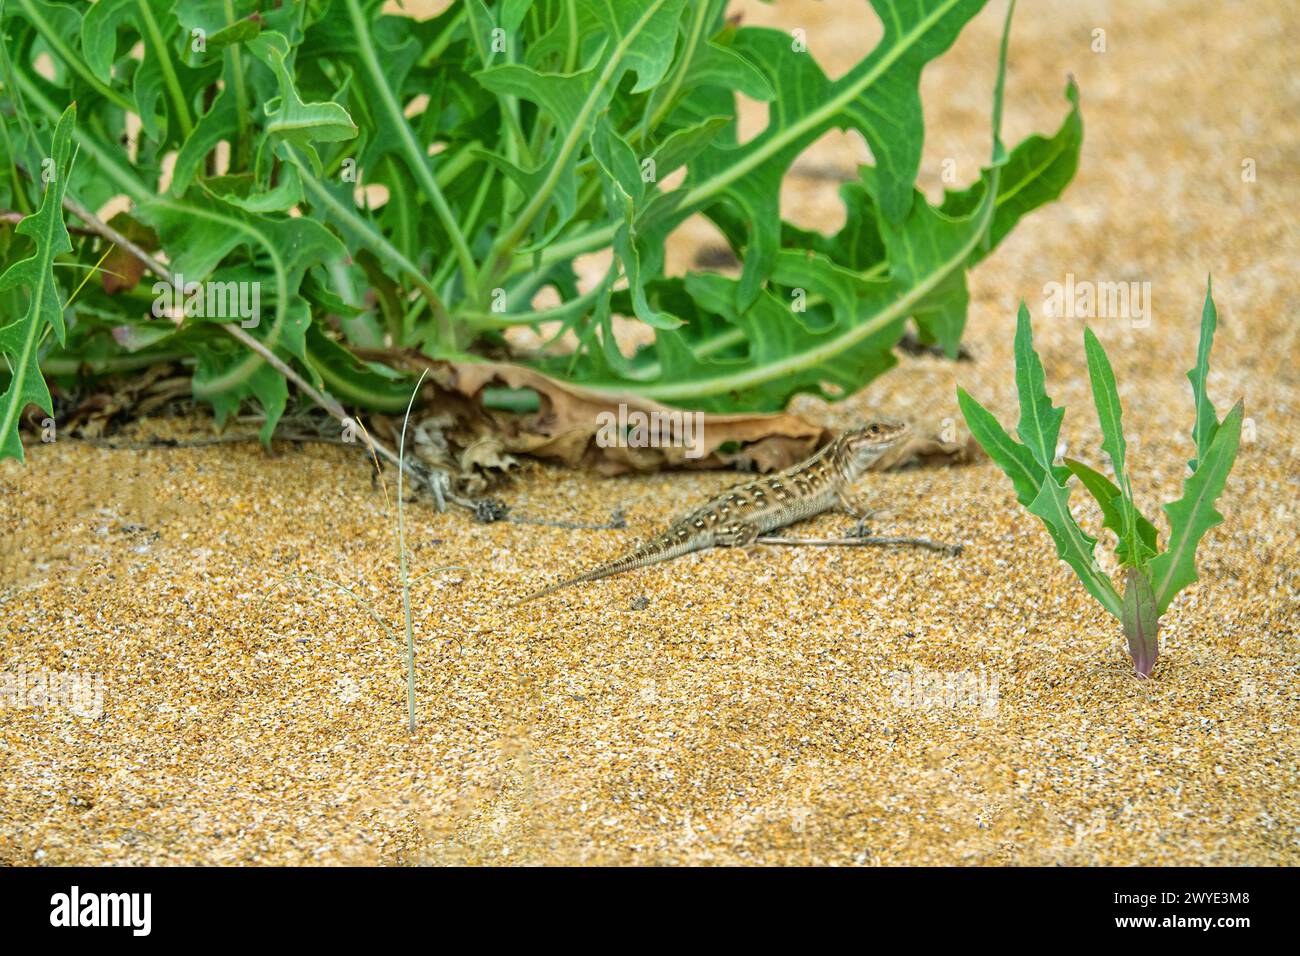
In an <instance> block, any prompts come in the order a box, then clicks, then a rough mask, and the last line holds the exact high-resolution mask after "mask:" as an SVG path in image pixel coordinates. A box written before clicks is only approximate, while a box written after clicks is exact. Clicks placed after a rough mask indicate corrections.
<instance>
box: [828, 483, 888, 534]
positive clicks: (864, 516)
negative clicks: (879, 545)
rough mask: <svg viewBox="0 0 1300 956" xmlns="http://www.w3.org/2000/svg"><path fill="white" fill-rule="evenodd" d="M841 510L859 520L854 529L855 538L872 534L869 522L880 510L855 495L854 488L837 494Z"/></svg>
mask: <svg viewBox="0 0 1300 956" xmlns="http://www.w3.org/2000/svg"><path fill="white" fill-rule="evenodd" d="M836 499H837V500H838V503H839V506H840V510H841V511H843V512H845V513H847V514H848V515H849V516H850V517H852V518H857V519H858V523H857V524H856V525H855V526H854V528H853V536H854V537H858V538H861V537H864V536H865V535H867V534H868V533H869V532H870V529H869V528H868V527H867V521H868V519H870V518H871V517H872V516H873V515H875V514H876V512H877V511H878V510H879V509H877V508H872V507H871V506H870V505H868V504H867V502H866V501H865V500H864V499H863V498H862V497H861V496H859V495H856V494H854V493H853V489H852V488H845V489H844V490H843V491H840V492H838V493H837V494H836Z"/></svg>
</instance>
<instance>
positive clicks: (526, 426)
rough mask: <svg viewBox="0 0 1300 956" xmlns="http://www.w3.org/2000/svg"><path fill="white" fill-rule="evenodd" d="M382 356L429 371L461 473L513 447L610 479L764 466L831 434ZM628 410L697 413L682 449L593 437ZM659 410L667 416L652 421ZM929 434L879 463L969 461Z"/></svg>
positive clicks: (783, 419)
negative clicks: (515, 407) (519, 408)
mask: <svg viewBox="0 0 1300 956" xmlns="http://www.w3.org/2000/svg"><path fill="white" fill-rule="evenodd" d="M384 361H386V362H388V363H390V364H394V365H404V366H405V367H406V368H408V369H411V370H414V369H422V368H424V367H426V366H427V367H428V368H429V370H430V371H429V376H428V377H427V378H426V379H425V389H426V393H425V395H424V396H423V397H424V399H425V403H426V404H425V407H426V408H432V409H437V415H438V416H439V418H440V420H441V422H442V426H443V432H444V434H445V435H446V436H447V438H448V440H449V441H450V442H451V443H452V444H453V445H455V446H457V447H459V448H461V449H462V452H461V454H460V455H459V459H458V460H456V461H455V462H454V464H455V465H456V466H458V467H457V469H456V470H458V471H459V473H460V474H461V475H462V476H468V473H470V472H471V471H473V470H475V468H476V467H477V468H496V469H500V470H506V469H508V468H509V467H510V466H512V465H513V464H514V459H513V457H512V456H513V455H517V454H527V455H532V456H534V457H537V458H544V459H548V460H551V461H557V462H560V463H563V464H565V465H568V466H570V467H580V468H586V469H590V470H592V471H595V472H598V473H599V474H603V475H611V476H612V475H619V474H625V473H627V472H648V471H659V470H665V469H673V468H690V469H699V468H737V469H740V470H745V471H758V472H770V471H779V470H781V469H783V468H788V467H790V466H791V465H794V464H797V463H798V462H800V461H802V460H803V459H805V458H807V457H808V456H809V455H811V454H812V453H813V452H814V451H815V450H816V449H818V448H820V447H821V446H822V445H824V444H826V443H827V442H829V441H830V440H831V439H832V438H833V437H834V435H835V432H834V431H833V430H832V429H829V428H826V427H824V426H821V425H816V424H813V423H811V422H809V421H807V420H805V419H803V418H801V417H800V416H798V415H792V414H789V413H783V414H733V415H714V414H704V413H692V412H683V411H682V410H681V409H674V408H670V407H668V406H666V405H661V404H659V403H657V402H653V401H649V400H647V399H644V398H640V397H638V396H635V395H629V394H622V395H620V394H610V393H606V392H600V391H594V390H590V389H585V388H580V387H577V386H573V385H569V384H567V383H564V382H559V381H556V380H555V379H552V378H549V377H547V376H545V375H543V374H541V373H540V372H537V371H535V370H533V369H529V368H525V367H522V366H518V365H509V364H504V363H492V362H451V361H444V360H430V359H426V358H423V357H420V356H415V355H410V354H409V353H408V354H404V355H403V356H401V357H400V358H399V357H398V356H396V355H394V354H393V353H392V352H388V353H386V354H385V355H384ZM491 387H497V388H509V389H531V390H532V391H534V392H535V393H536V394H537V395H538V397H539V400H540V407H539V408H538V410H537V411H535V412H531V413H527V414H517V413H512V412H507V411H501V410H495V409H489V408H486V407H484V405H483V402H482V396H483V392H484V390H485V389H487V388H491ZM620 406H622V411H621V413H620ZM635 413H642V414H644V415H645V416H646V418H647V420H649V421H659V422H669V421H673V420H674V419H676V420H680V419H681V416H683V415H698V416H699V417H698V419H694V421H697V422H700V423H701V425H702V427H700V428H698V430H696V431H692V432H689V433H687V434H688V437H691V442H690V445H691V447H689V448H688V447H686V446H685V444H684V443H682V442H678V443H675V444H672V445H669V446H667V447H628V445H627V444H626V443H620V444H618V445H614V446H611V447H606V446H605V445H604V444H603V443H602V442H601V441H599V436H600V433H601V429H602V424H604V423H606V422H609V421H611V420H612V421H616V422H617V421H623V422H626V421H628V420H629V419H630V418H633V417H634V416H635ZM620 415H621V417H620ZM656 415H657V416H671V417H663V418H657V419H655V418H651V416H656ZM381 427H382V426H381ZM929 436H930V430H929V429H927V428H925V427H918V428H917V431H916V435H915V437H914V438H912V439H911V440H910V441H908V442H906V443H904V444H903V445H902V446H900V447H899V448H898V449H897V450H896V451H895V452H893V453H892V454H890V455H889V456H887V457H886V458H885V459H882V460H881V462H880V463H879V464H878V466H877V467H878V468H879V469H880V470H888V469H896V468H901V467H903V466H905V465H908V464H911V463H913V462H918V461H921V462H927V463H936V464H937V463H945V462H947V463H955V462H960V461H967V460H969V459H970V456H971V454H972V448H974V446H972V445H970V444H969V443H968V442H967V441H960V442H945V441H942V440H941V439H939V438H937V437H929ZM443 463H444V464H445V463H448V459H446V458H444V460H443Z"/></svg>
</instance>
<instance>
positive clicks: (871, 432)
mask: <svg viewBox="0 0 1300 956" xmlns="http://www.w3.org/2000/svg"><path fill="white" fill-rule="evenodd" d="M867 434H868V435H879V434H880V426H879V425H872V426H871V427H870V428H868V429H867Z"/></svg>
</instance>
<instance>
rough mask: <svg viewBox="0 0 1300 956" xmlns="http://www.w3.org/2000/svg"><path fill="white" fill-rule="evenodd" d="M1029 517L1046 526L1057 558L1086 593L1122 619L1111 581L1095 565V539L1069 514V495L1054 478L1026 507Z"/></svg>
mask: <svg viewBox="0 0 1300 956" xmlns="http://www.w3.org/2000/svg"><path fill="white" fill-rule="evenodd" d="M1029 510H1030V512H1031V513H1033V514H1035V515H1037V516H1038V517H1039V518H1041V519H1042V520H1043V524H1045V525H1046V526H1047V531H1048V533H1049V534H1050V535H1051V536H1052V541H1053V542H1055V544H1056V554H1057V557H1059V558H1060V559H1061V560H1062V561H1064V562H1065V563H1066V564H1068V565H1069V566H1070V567H1071V568H1072V569H1073V570H1074V573H1075V575H1076V576H1077V577H1078V578H1079V580H1080V581H1081V582H1082V583H1083V586H1084V587H1085V588H1087V589H1088V593H1089V594H1091V595H1092V596H1093V597H1095V598H1096V599H1097V601H1098V602H1099V603H1100V604H1101V606H1102V607H1104V608H1105V609H1106V610H1107V611H1109V612H1110V613H1111V614H1113V615H1114V616H1115V617H1117V618H1118V617H1121V614H1122V611H1121V607H1120V598H1119V595H1118V594H1117V593H1116V591H1115V586H1114V585H1113V584H1111V581H1110V578H1108V577H1107V576H1106V574H1105V573H1104V572H1103V571H1102V570H1101V568H1100V567H1099V566H1098V565H1097V560H1096V557H1095V548H1096V546H1097V539H1096V538H1094V537H1092V536H1091V535H1089V534H1086V533H1084V531H1083V529H1081V528H1080V527H1079V524H1078V522H1076V521H1075V520H1074V515H1072V514H1071V513H1070V492H1069V489H1068V488H1066V487H1064V486H1063V485H1062V484H1061V483H1060V482H1059V481H1057V480H1056V478H1055V476H1052V475H1047V476H1044V478H1043V483H1042V486H1041V487H1040V488H1039V492H1038V496H1037V497H1036V498H1035V499H1034V500H1033V501H1032V502H1030V504H1029Z"/></svg>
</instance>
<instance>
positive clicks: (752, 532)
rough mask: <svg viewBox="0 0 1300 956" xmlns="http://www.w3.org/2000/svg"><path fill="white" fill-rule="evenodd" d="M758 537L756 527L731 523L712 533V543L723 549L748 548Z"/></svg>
mask: <svg viewBox="0 0 1300 956" xmlns="http://www.w3.org/2000/svg"><path fill="white" fill-rule="evenodd" d="M757 537H758V525H753V524H750V523H749V522H747V521H733V522H731V523H730V524H725V525H723V526H722V527H720V528H718V529H717V530H716V531H714V532H713V541H714V543H715V544H717V545H718V546H719V547H723V548H748V547H749V546H750V545H751V544H753V543H754V539H755V538H757Z"/></svg>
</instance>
